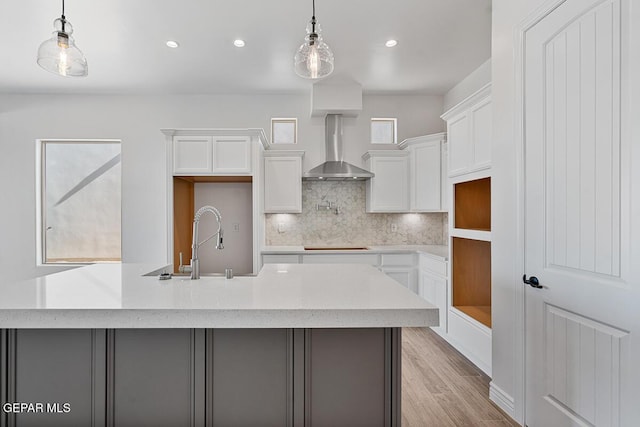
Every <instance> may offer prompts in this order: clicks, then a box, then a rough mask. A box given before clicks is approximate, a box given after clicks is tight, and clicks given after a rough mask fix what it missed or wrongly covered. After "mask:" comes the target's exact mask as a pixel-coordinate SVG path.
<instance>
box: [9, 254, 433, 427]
mask: <svg viewBox="0 0 640 427" xmlns="http://www.w3.org/2000/svg"><path fill="white" fill-rule="evenodd" d="M163 270H164V267H163V266H144V265H127V264H113V265H104V264H102V265H92V266H87V267H82V268H78V269H75V270H70V271H66V272H63V273H57V274H53V275H49V276H45V277H41V278H37V279H32V280H29V281H25V282H21V283H14V284H2V285H0V329H1V331H2V332H1V334H2V335H1V337H0V401H1V403H2V404H3V411H2V412H0V425H1V426H2V427H4V426H5V425H7V426H8V425H16V426H23V425H25V426H27V425H47V426H55V425H65V426H69V425H83V426H84V425H92V426H103V425H104V426H144V425H149V426H165V425H166V426H182V425H184V426H216V425H220V426H228V425H237V426H243V425H251V426H259V425H273V426H323V425H332V426H340V425H345V426H347V425H348V426H357V425H363V426H375V425H380V426H396V425H399V424H400V419H401V415H400V394H401V393H400V378H401V377H400V352H401V349H400V339H401V329H400V328H402V327H406V326H407V327H408V326H434V325H437V323H438V310H437V308H435V307H433V306H432V305H430V304H429V303H427V302H425V301H424V300H422V299H421V298H419V297H417V296H416V295H414V294H412V293H411V292H410V291H409V290H407V289H405V288H403V287H402V286H401V285H399V284H397V283H396V282H394V281H393V280H392V279H389V278H388V277H386V276H385V275H384V274H383V273H381V272H380V271H378V270H377V269H375V268H373V267H371V266H366V265H352V264H342V265H292V264H271V265H265V267H264V268H263V269H262V270H261V272H260V273H259V274H258V275H257V276H255V277H235V278H233V279H225V278H223V277H203V278H202V279H200V280H195V281H192V280H189V279H188V278H186V277H174V278H172V279H170V280H162V281H161V280H158V274H159V273H161V272H162V271H163ZM167 271H170V268H167ZM150 272H152V273H151V274H150V275H145V274H148V273H150ZM7 402H8V403H14V402H21V403H36V402H40V403H44V405H43V408H44V410H43V411H41V412H38V411H35V412H29V411H26V412H25V411H21V410H19V411H17V412H18V413H15V412H16V411H13V410H12V408H11V407H8V408H7V407H5V405H4V404H5V403H7ZM48 403H51V404H55V405H58V406H51V408H61V409H60V411H59V412H49V411H47V408H48V406H47V404H48ZM64 404H68V406H67V407H68V408H69V411H66V412H65V411H64V408H66V407H65V406H64ZM6 409H9V411H7V410H6ZM14 422H15V424H13V423H14Z"/></svg>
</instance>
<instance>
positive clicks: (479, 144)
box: [442, 84, 492, 177]
mask: <svg viewBox="0 0 640 427" xmlns="http://www.w3.org/2000/svg"><path fill="white" fill-rule="evenodd" d="M442 119H444V120H446V121H447V135H448V140H449V153H448V154H449V176H451V177H452V176H458V175H463V174H465V173H469V172H475V171H479V170H482V169H488V168H490V167H491V139H492V133H491V129H492V115H491V84H487V85H486V86H484V87H482V88H481V89H480V90H478V91H477V92H476V93H474V94H473V95H471V96H469V97H468V98H467V99H465V100H464V101H462V102H461V103H460V104H458V105H456V106H455V107H453V108H451V109H450V110H449V111H447V112H446V113H444V114H443V115H442Z"/></svg>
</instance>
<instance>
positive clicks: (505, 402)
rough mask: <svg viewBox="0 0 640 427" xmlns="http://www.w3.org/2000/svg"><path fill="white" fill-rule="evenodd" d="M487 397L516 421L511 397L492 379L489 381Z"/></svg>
mask: <svg viewBox="0 0 640 427" xmlns="http://www.w3.org/2000/svg"><path fill="white" fill-rule="evenodd" d="M489 399H491V401H492V402H493V403H495V404H496V405H498V407H499V408H500V409H502V410H503V411H504V412H505V413H506V414H507V415H509V416H510V417H511V418H513V420H514V421H516V417H515V412H516V405H515V401H514V399H513V397H511V396H510V395H508V394H507V393H505V391H504V390H502V389H501V388H500V387H498V386H497V385H496V384H495V383H494V382H493V381H491V382H490V383H489Z"/></svg>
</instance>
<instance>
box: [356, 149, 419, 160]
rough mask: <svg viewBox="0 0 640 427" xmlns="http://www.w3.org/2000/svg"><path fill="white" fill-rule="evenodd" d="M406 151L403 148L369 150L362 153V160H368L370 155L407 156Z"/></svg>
mask: <svg viewBox="0 0 640 427" xmlns="http://www.w3.org/2000/svg"><path fill="white" fill-rule="evenodd" d="M408 155H409V152H408V151H403V150H369V151H367V152H366V153H364V154H363V155H362V159H363V160H369V159H370V158H372V157H407V156H408Z"/></svg>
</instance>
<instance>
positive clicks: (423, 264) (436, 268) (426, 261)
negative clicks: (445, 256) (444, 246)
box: [420, 255, 447, 277]
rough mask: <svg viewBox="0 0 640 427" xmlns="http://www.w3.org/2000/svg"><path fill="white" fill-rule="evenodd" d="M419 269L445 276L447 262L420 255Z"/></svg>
mask: <svg viewBox="0 0 640 427" xmlns="http://www.w3.org/2000/svg"><path fill="white" fill-rule="evenodd" d="M420 270H427V271H431V272H433V273H436V274H438V275H440V276H443V277H447V262H446V261H440V260H437V259H434V258H431V257H430V256H428V255H420Z"/></svg>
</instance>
